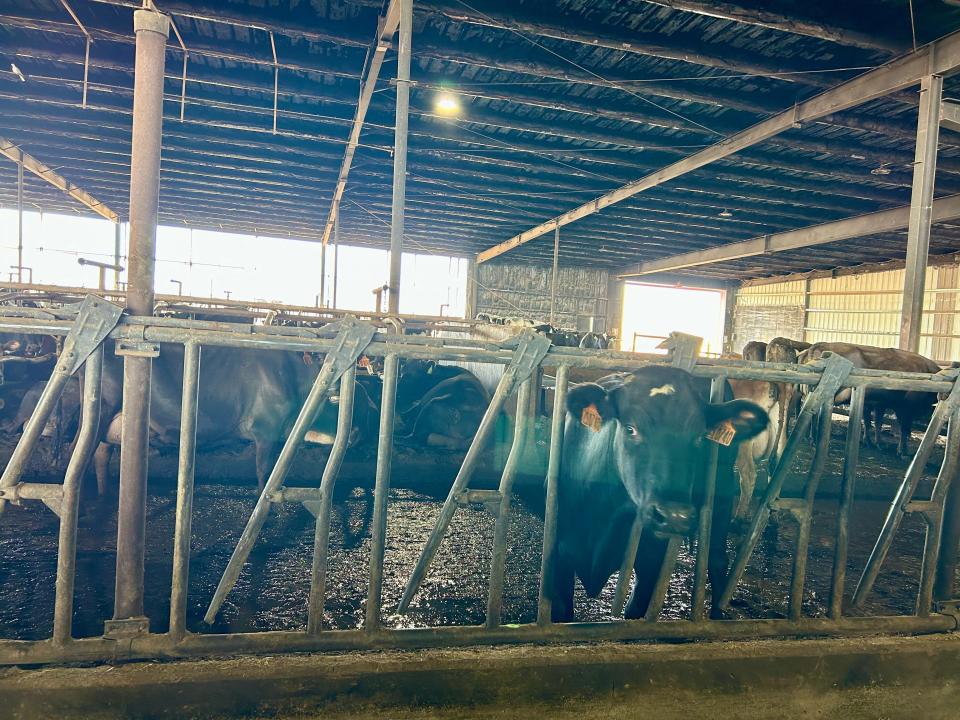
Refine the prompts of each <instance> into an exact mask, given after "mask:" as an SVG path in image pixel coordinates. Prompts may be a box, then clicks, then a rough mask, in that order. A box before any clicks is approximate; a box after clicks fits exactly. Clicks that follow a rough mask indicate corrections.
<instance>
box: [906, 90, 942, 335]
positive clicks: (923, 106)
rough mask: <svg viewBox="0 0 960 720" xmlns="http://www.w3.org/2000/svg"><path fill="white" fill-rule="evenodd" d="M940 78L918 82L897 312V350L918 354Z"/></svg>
mask: <svg viewBox="0 0 960 720" xmlns="http://www.w3.org/2000/svg"><path fill="white" fill-rule="evenodd" d="M942 96H943V78H942V77H940V76H939V75H927V76H926V77H924V78H923V80H921V81H920V116H919V119H918V120H917V150H916V154H915V155H914V163H913V193H912V194H911V196H910V225H909V228H908V230H907V262H906V269H905V271H904V276H903V306H902V308H901V311H900V349H901V350H911V351H913V352H919V350H920V330H921V323H922V320H923V291H924V285H925V283H926V272H927V253H928V251H929V248H930V223H931V221H932V219H933V185H934V179H935V177H936V174H937V142H938V140H939V137H940V100H941V97H942Z"/></svg>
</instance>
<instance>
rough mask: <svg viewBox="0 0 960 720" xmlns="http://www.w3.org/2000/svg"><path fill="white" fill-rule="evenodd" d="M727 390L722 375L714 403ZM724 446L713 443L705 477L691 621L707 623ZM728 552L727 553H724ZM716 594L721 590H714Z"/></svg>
mask: <svg viewBox="0 0 960 720" xmlns="http://www.w3.org/2000/svg"><path fill="white" fill-rule="evenodd" d="M726 389H727V378H726V376H725V375H719V376H717V377H715V378H713V380H712V381H711V382H710V402H711V403H722V402H723V399H724V396H725V394H726ZM719 459H720V446H719V445H717V444H716V443H710V448H709V457H708V458H707V471H706V474H705V475H704V478H703V501H702V503H701V504H700V512H699V513H698V515H697V558H696V563H695V565H694V570H693V593H692V597H691V602H690V605H691V607H690V619H691V620H693V621H694V622H697V621H700V620H703V618H704V617H705V616H706V613H707V570H708V569H709V567H710V543H711V541H712V533H713V503H714V500H715V499H716V492H717V468H718V465H719ZM724 552H726V550H724ZM712 591H713V592H714V593H718V592H720V588H712Z"/></svg>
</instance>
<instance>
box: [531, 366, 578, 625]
mask: <svg viewBox="0 0 960 720" xmlns="http://www.w3.org/2000/svg"><path fill="white" fill-rule="evenodd" d="M569 379H570V367H569V366H568V365H560V366H559V367H558V368H557V377H556V381H555V384H554V393H553V417H552V418H551V421H550V454H549V457H548V459H547V477H546V484H547V488H546V497H545V499H544V513H543V554H542V556H541V559H540V591H539V596H538V598H537V624H538V625H549V624H550V618H551V613H552V612H553V599H552V598H551V597H550V588H551V587H552V585H553V571H554V563H555V556H556V549H557V508H558V497H557V496H558V485H559V484H560V458H561V454H562V452H563V425H564V422H565V420H566V416H567V387H568V385H569Z"/></svg>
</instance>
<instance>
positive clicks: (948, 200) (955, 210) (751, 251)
mask: <svg viewBox="0 0 960 720" xmlns="http://www.w3.org/2000/svg"><path fill="white" fill-rule="evenodd" d="M957 218H960V195H950V196H949V197H945V198H941V199H940V200H935V201H934V202H933V222H943V221H945V220H954V219H957ZM909 222H910V206H909V205H908V206H904V207H898V208H894V209H892V210H881V211H880V212H875V213H868V214H866V215H857V216H856V217H852V218H845V219H843V220H836V221H834V222H829V223H824V224H822V225H815V226H813V227H807V228H801V229H799V230H788V231H786V232H781V233H775V234H773V235H762V236H760V237H756V238H753V239H752V240H745V241H743V242H738V243H732V244H729V245H721V246H720V247H715V248H708V249H706V250H697V251H696V252H691V253H684V254H682V255H674V256H673V257H668V258H663V259H661V260H651V261H649V262H644V263H639V264H638V266H637V269H636V270H635V271H633V272H628V273H623V274H621V275H620V276H619V277H621V278H627V277H639V276H641V275H651V274H653V273H658V272H672V271H674V270H681V269H683V268H689V267H696V266H698V265H709V264H711V263H717V262H726V261H730V260H739V259H741V258H747V257H754V256H756V255H769V254H770V253H777V252H784V251H788V250H798V249H800V248H806V247H811V246H813V245H824V244H826V243H833V242H838V241H840V240H848V239H851V238H858V237H866V236H868V235H875V234H877V233H886V232H894V231H897V230H904V229H906V227H907V226H908V224H909Z"/></svg>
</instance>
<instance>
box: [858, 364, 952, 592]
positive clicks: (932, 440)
mask: <svg viewBox="0 0 960 720" xmlns="http://www.w3.org/2000/svg"><path fill="white" fill-rule="evenodd" d="M958 408H960V382H958V381H957V380H956V379H955V380H954V385H953V389H952V390H951V391H950V394H949V395H948V396H947V397H946V398H945V399H944V400H941V401H940V402H938V403H937V407H936V409H935V410H934V411H933V417H931V418H930V423H929V424H928V425H927V430H926V432H924V433H923V439H921V440H920V446H919V447H918V448H917V452H916V454H915V455H914V456H913V460H911V461H910V466H909V467H908V468H907V473H906V475H905V476H904V478H903V482H902V483H901V484H900V488H899V489H898V490H897V494H896V496H895V497H894V499H893V502H892V503H891V505H890V511H889V512H888V513H887V518H886V520H885V521H884V523H883V527H882V528H881V530H880V535H879V537H878V538H877V542H876V544H875V545H874V546H873V550H871V552H870V557H869V559H868V560H867V564H866V567H864V569H863V574H862V575H861V576H860V581H859V582H858V583H857V589H856V591H855V592H854V593H853V607H860V606H861V605H863V603H864V601H865V600H866V599H867V595H869V594H870V590H872V589H873V584H874V582H876V579H877V575H879V574H880V566H881V565H883V561H884V560H885V559H886V557H887V553H888V552H889V551H890V546H891V545H892V544H893V536H894V534H895V533H896V532H897V529H898V528H899V527H900V522H901V521H902V520H903V516H904V515H905V514H906V513H907V512H908V506H909V504H910V502H911V500H912V498H913V494H914V493H915V492H916V490H917V486H918V485H919V484H920V479H921V478H922V477H923V474H924V471H925V469H926V466H927V461H928V460H929V459H930V454H931V453H932V452H933V448H934V447H935V446H936V444H937V438H938V437H939V436H940V430H941V429H942V428H943V424H944V423H945V422H946V420H947V418H949V417H952V416H953V415H954V413H955V412H956V411H957V409H958ZM944 460H945V461H946V457H945V458H944Z"/></svg>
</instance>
